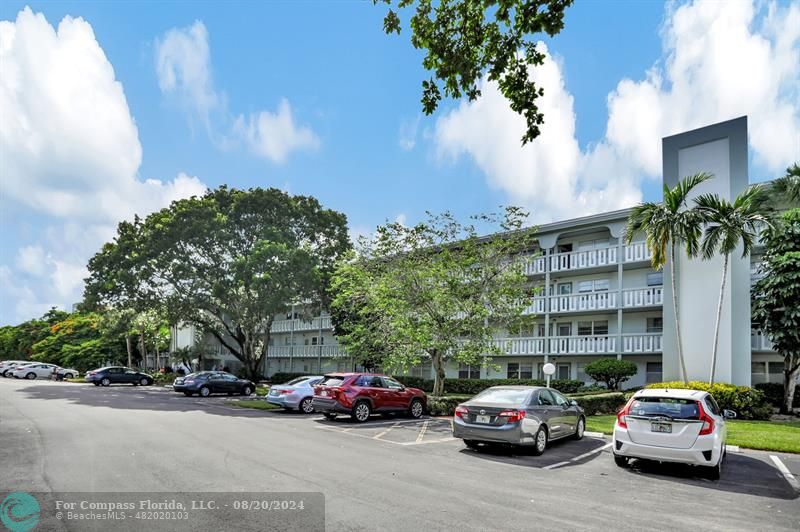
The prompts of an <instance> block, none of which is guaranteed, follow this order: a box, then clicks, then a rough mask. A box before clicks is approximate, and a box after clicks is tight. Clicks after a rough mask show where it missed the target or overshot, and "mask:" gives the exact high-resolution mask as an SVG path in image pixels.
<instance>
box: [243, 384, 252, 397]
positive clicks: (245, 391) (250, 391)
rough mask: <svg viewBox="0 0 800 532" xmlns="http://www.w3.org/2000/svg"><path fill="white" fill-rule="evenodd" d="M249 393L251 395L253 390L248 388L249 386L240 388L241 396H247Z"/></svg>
mask: <svg viewBox="0 0 800 532" xmlns="http://www.w3.org/2000/svg"><path fill="white" fill-rule="evenodd" d="M251 393H253V390H252V389H251V388H250V386H245V387H244V388H242V395H244V396H248V395H250V394H251Z"/></svg>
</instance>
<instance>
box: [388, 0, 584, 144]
mask: <svg viewBox="0 0 800 532" xmlns="http://www.w3.org/2000/svg"><path fill="white" fill-rule="evenodd" d="M378 1H379V0H373V2H374V3H376V4H377V3H378ZM382 1H383V3H386V4H389V5H390V6H392V5H395V6H396V7H397V8H398V9H404V8H408V7H411V6H414V8H413V9H414V14H413V15H412V16H411V20H410V26H411V44H412V45H413V46H414V48H417V49H421V50H424V53H425V56H424V58H423V60H422V66H423V67H425V69H426V70H428V71H430V72H431V73H432V76H431V77H430V79H427V80H424V81H423V82H422V110H423V111H424V112H425V114H428V115H429V114H432V113H433V112H434V111H435V110H436V108H437V107H438V106H439V102H440V101H441V99H442V92H444V95H445V96H447V97H449V98H461V96H462V95H465V96H466V97H467V98H468V99H469V100H470V101H472V100H476V99H477V98H478V97H479V96H480V95H481V91H480V89H479V88H478V82H479V81H480V80H481V78H483V77H484V76H485V77H486V79H487V80H489V81H495V82H497V86H498V88H499V90H500V92H501V93H502V94H503V96H505V98H506V99H507V100H508V101H509V105H510V107H511V109H513V110H514V111H515V112H517V113H519V114H521V115H522V116H524V117H525V122H526V124H527V126H526V130H525V134H524V135H523V137H522V143H523V144H525V143H527V142H529V141H531V140H533V139H535V138H536V137H538V136H539V133H540V128H539V126H541V125H542V124H543V123H544V115H543V113H542V112H541V111H540V110H539V107H538V105H537V99H538V98H540V97H541V96H542V95H543V94H544V89H543V88H542V87H540V86H538V85H537V84H536V82H535V81H534V80H533V78H532V75H531V74H532V69H533V68H534V67H536V66H538V65H541V64H542V63H543V62H544V58H545V56H544V53H543V51H542V47H541V45H540V44H539V43H538V39H540V38H542V37H543V35H542V34H546V35H548V36H550V37H552V36H554V35H556V34H558V33H559V32H560V31H561V30H562V29H563V28H564V11H565V10H566V8H567V7H568V6H570V5H571V4H572V0H481V1H477V2H476V1H474V0H436V1H434V0H394V1H393V0H382ZM401 26H402V23H401V20H400V16H399V15H398V13H397V12H396V11H395V10H394V9H392V8H391V7H390V8H389V10H388V12H387V13H386V16H385V18H384V20H383V29H384V31H385V32H386V33H387V34H389V33H397V34H400V31H401Z"/></svg>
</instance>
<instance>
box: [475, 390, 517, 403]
mask: <svg viewBox="0 0 800 532" xmlns="http://www.w3.org/2000/svg"><path fill="white" fill-rule="evenodd" d="M530 393H531V392H529V391H528V390H524V389H523V390H520V389H516V388H489V389H488V390H484V391H482V392H481V393H479V394H478V395H476V396H475V399H480V400H481V401H486V402H487V403H500V404H505V405H520V406H522V405H524V404H526V403H527V402H528V396H529V395H530Z"/></svg>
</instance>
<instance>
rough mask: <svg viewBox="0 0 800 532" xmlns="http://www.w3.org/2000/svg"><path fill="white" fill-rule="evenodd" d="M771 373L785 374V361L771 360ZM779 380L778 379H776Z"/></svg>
mask: <svg viewBox="0 0 800 532" xmlns="http://www.w3.org/2000/svg"><path fill="white" fill-rule="evenodd" d="M769 374H770V375H782V374H783V362H774V361H773V362H770V363H769ZM775 382H778V381H775Z"/></svg>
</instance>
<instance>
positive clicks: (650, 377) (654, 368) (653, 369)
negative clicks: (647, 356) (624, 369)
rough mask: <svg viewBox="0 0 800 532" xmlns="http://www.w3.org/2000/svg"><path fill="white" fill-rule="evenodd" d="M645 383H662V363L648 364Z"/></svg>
mask: <svg viewBox="0 0 800 532" xmlns="http://www.w3.org/2000/svg"><path fill="white" fill-rule="evenodd" d="M645 371H646V375H645V381H646V382H647V383H648V384H650V383H652V382H661V374H662V365H661V362H648V363H647V367H646V370H645Z"/></svg>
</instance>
